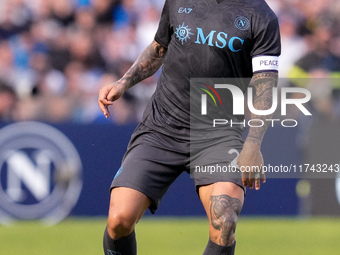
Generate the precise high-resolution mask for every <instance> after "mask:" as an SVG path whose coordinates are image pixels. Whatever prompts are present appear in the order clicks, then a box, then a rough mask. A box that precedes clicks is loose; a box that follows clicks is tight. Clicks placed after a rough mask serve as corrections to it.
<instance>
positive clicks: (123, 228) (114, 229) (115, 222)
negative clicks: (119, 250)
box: [107, 211, 138, 238]
mask: <svg viewBox="0 0 340 255" xmlns="http://www.w3.org/2000/svg"><path fill="white" fill-rule="evenodd" d="M137 221H138V219H136V218H135V217H133V216H132V215H129V213H127V212H123V211H120V212H118V211H113V212H112V211H110V213H109V217H108V219H107V228H108V232H109V234H110V236H111V237H112V238H119V237H123V236H127V235H129V234H130V233H131V232H132V230H133V229H134V227H135V224H136V222H137Z"/></svg>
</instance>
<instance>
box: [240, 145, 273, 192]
mask: <svg viewBox="0 0 340 255" xmlns="http://www.w3.org/2000/svg"><path fill="white" fill-rule="evenodd" d="M237 164H238V165H239V167H240V170H241V172H242V182H243V185H244V186H245V187H247V186H248V187H249V188H250V189H252V188H253V187H254V186H255V189H256V190H259V189H260V186H261V185H260V182H261V181H262V183H265V182H266V176H265V174H264V172H263V171H262V166H263V157H262V153H261V151H260V144H257V143H249V142H245V143H244V146H243V149H242V151H241V153H240V155H239V157H238V159H237ZM254 184H255V185H254Z"/></svg>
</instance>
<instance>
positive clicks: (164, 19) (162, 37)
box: [155, 0, 171, 48]
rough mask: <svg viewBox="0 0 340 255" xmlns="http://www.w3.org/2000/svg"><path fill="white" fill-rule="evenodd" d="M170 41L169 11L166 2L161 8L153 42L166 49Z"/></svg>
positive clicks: (167, 2)
mask: <svg viewBox="0 0 340 255" xmlns="http://www.w3.org/2000/svg"><path fill="white" fill-rule="evenodd" d="M170 39H171V27H170V10H169V1H168V0H166V1H165V4H164V7H163V11H162V15H161V19H160V22H159V25H158V29H157V32H156V35H155V41H156V42H158V43H159V44H161V45H162V46H164V47H166V48H167V47H168V44H169V42H170Z"/></svg>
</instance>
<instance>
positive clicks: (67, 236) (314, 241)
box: [0, 217, 340, 255]
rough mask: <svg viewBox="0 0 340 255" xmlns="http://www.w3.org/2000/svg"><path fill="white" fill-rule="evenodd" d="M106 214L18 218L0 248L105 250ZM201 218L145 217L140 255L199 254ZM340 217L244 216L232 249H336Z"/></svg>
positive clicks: (263, 254)
mask: <svg viewBox="0 0 340 255" xmlns="http://www.w3.org/2000/svg"><path fill="white" fill-rule="evenodd" d="M104 228H105V220H104V219H91V218H86V219H82V218H79V219H78V218H77V219H68V220H66V221H64V222H62V223H60V224H58V225H56V226H53V227H46V226H43V225H41V223H39V222H20V223H15V224H14V225H13V226H10V227H5V226H0V254H6V255H12V254H28V255H42V254H44V255H60V254H63V255H78V254H79V255H80V254H81V255H96V254H103V252H102V248H101V244H102V233H103V229H104ZM207 230H208V226H207V221H206V220H205V219H201V218H198V219H197V218H194V219H190V218H173V219H172V218H155V217H151V218H144V219H142V220H141V222H140V223H139V224H138V226H137V232H136V233H137V238H138V251H139V252H138V254H139V255H152V254H155V255H159V254H161V255H173V254H179V255H197V254H202V252H203V250H204V247H205V245H206V242H207V240H208V233H207ZM339 236H340V218H310V219H296V218H269V219H265V218H246V217H243V218H241V219H240V221H239V223H238V226H237V234H236V239H237V246H236V254H239V255H241V254H252V255H256V254H259V255H267V254H268V255H273V254H275V255H281V254H282V255H286V254H290V255H294V254H296V255H304V254H306V255H307V254H308V255H314V254H327V255H333V254H334V255H335V254H339V250H340V242H339Z"/></svg>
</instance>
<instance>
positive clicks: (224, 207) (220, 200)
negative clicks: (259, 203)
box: [210, 196, 242, 246]
mask: <svg viewBox="0 0 340 255" xmlns="http://www.w3.org/2000/svg"><path fill="white" fill-rule="evenodd" d="M211 201H212V204H211V211H210V213H211V225H212V226H213V228H212V229H213V230H212V231H211V233H210V237H211V241H213V242H215V243H217V244H220V245H226V246H229V245H232V244H233V243H234V242H235V230H236V224H237V220H238V215H239V214H240V212H241V208H242V203H241V202H240V201H239V200H238V199H235V198H231V197H229V196H218V197H211Z"/></svg>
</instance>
